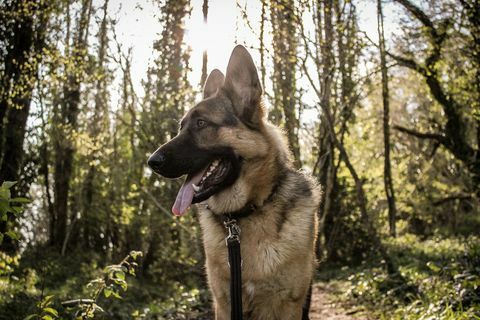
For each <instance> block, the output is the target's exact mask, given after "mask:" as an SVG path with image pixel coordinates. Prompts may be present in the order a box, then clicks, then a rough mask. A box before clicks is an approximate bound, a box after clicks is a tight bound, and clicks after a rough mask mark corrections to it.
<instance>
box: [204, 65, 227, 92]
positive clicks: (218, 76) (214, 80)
mask: <svg viewBox="0 0 480 320" xmlns="http://www.w3.org/2000/svg"><path fill="white" fill-rule="evenodd" d="M224 81H225V76H224V75H223V73H222V72H221V71H220V70H218V69H213V70H212V72H210V75H209V76H208V78H207V81H205V86H204V87H203V99H207V98H210V97H211V96H213V95H214V94H215V93H217V90H218V89H219V88H220V87H221V86H222V85H223V82H224Z"/></svg>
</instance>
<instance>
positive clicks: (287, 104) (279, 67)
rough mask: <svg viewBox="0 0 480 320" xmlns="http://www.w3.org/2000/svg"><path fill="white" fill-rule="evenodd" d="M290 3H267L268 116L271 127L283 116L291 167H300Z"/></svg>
mask: <svg viewBox="0 0 480 320" xmlns="http://www.w3.org/2000/svg"><path fill="white" fill-rule="evenodd" d="M293 7H294V1H293V0H279V1H278V3H272V4H271V8H270V10H271V19H272V29H273V51H274V55H273V89H274V93H275V97H274V109H273V111H272V113H271V115H270V118H271V120H272V121H273V122H274V123H275V124H281V123H282V113H283V116H284V117H285V121H284V124H285V131H286V134H287V139H288V143H289V145H290V149H291V150H292V153H293V157H294V160H295V166H296V167H297V168H301V166H302V163H301V160H300V145H299V142H298V130H299V127H300V122H299V119H298V116H297V114H296V111H295V110H296V105H297V103H296V98H295V92H296V91H297V86H296V68H297V60H296V56H297V33H296V28H295V25H294V21H293V20H294V19H295V14H294V12H293V11H292V8H293Z"/></svg>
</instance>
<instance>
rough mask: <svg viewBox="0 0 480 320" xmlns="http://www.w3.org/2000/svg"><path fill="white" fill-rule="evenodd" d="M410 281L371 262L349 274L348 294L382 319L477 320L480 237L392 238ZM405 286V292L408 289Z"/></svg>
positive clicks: (479, 284) (349, 297)
mask: <svg viewBox="0 0 480 320" xmlns="http://www.w3.org/2000/svg"><path fill="white" fill-rule="evenodd" d="M389 246H390V248H391V249H392V252H393V254H394V257H395V258H396V260H397V261H398V263H399V265H400V270H401V273H402V275H403V276H404V277H405V278H406V279H407V281H408V284H410V285H414V286H415V287H418V292H415V293H413V292H411V291H408V285H407V286H405V285H402V286H396V285H395V284H392V283H391V282H389V279H388V276H387V275H386V274H385V273H384V272H383V271H382V269H380V268H378V267H374V266H368V265H365V266H364V267H363V268H362V269H363V270H362V271H361V272H356V273H354V274H352V275H351V276H349V277H348V281H349V282H350V283H351V285H350V288H349V290H348V292H347V298H348V299H352V300H354V301H355V302H356V303H361V304H363V305H365V306H366V307H367V308H368V309H370V311H371V312H372V313H374V314H375V317H378V318H381V319H384V318H385V319H391V318H392V316H393V319H476V318H479V317H480V268H479V266H480V264H479V263H478V262H479V259H480V239H479V238H478V237H474V236H472V237H469V238H466V239H465V238H457V239H441V238H437V239H432V240H426V241H419V239H418V238H417V237H415V236H412V235H405V236H402V237H400V238H398V239H395V240H392V241H390V243H389ZM402 291H404V292H403V293H404V294H402Z"/></svg>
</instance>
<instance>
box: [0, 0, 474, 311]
mask: <svg viewBox="0 0 480 320" xmlns="http://www.w3.org/2000/svg"><path fill="white" fill-rule="evenodd" d="M236 44H242V45H244V46H245V47H246V48H247V49H248V50H249V52H250V53H251V54H252V56H253V59H254V62H255V64H256V66H257V69H258V72H259V75H260V81H261V85H262V87H263V89H264V90H263V91H264V100H265V101H264V102H265V106H266V108H267V111H268V115H267V116H268V120H269V121H270V122H272V123H273V124H275V125H278V126H280V127H281V128H282V129H283V131H284V132H285V135H286V136H287V139H288V144H289V146H290V150H291V152H292V154H293V157H294V160H295V166H296V168H297V169H299V170H303V171H305V172H307V173H309V174H311V175H312V176H313V177H314V178H315V179H316V180H317V181H318V182H319V183H320V184H321V185H322V189H323V198H322V202H321V205H320V208H319V210H318V213H317V214H318V218H319V221H320V228H319V230H318V239H319V241H318V247H317V249H316V256H317V259H318V268H317V271H316V273H315V283H314V289H313V296H312V306H311V309H310V318H311V319H342V320H343V319H345V320H347V319H425V320H426V319H480V3H479V1H478V0H433V1H425V0H231V1H224V0H135V1H121V0H1V1H0V57H1V58H0V82H1V84H0V184H1V186H0V319H44V320H53V319H212V318H213V311H212V298H211V293H210V292H209V289H208V285H207V280H206V276H205V267H204V264H205V254H204V250H203V244H202V234H201V229H200V226H199V222H198V216H197V214H196V210H195V208H193V207H192V208H191V209H190V212H189V213H187V214H185V215H183V216H181V217H176V216H174V215H173V214H172V213H171V210H170V208H171V205H172V204H173V202H174V201H175V196H176V192H177V190H178V188H179V186H180V185H181V184H182V182H183V179H174V180H168V179H164V178H161V177H159V176H158V175H156V174H154V173H153V172H152V171H151V169H150V168H149V167H148V166H147V159H148V157H149V155H150V154H152V153H153V152H154V151H155V150H156V149H157V148H158V147H159V146H160V145H162V144H163V143H165V142H167V141H168V140H170V139H171V138H173V137H174V136H175V135H176V134H177V132H178V129H179V120H180V119H181V118H182V116H183V115H184V113H185V112H186V111H188V110H189V109H190V108H192V107H193V106H194V105H195V104H196V103H197V102H199V101H200V100H201V97H202V90H203V86H204V84H205V81H206V78H207V75H208V74H209V72H210V71H211V70H213V69H214V68H218V69H220V70H222V71H225V67H226V63H227V61H228V57H229V55H230V52H231V51H232V49H233V48H234V46H235V45H236Z"/></svg>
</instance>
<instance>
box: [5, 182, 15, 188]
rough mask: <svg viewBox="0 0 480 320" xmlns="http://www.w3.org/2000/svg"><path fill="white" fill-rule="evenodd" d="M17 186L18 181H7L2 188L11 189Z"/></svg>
mask: <svg viewBox="0 0 480 320" xmlns="http://www.w3.org/2000/svg"><path fill="white" fill-rule="evenodd" d="M16 184H17V181H5V182H3V183H2V187H3V188H7V189H10V188H11V187H13V186H14V185H16Z"/></svg>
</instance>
